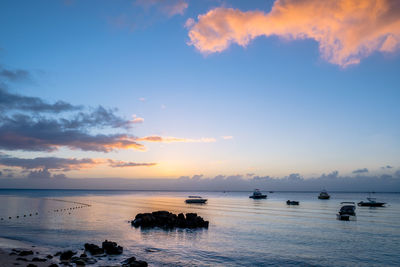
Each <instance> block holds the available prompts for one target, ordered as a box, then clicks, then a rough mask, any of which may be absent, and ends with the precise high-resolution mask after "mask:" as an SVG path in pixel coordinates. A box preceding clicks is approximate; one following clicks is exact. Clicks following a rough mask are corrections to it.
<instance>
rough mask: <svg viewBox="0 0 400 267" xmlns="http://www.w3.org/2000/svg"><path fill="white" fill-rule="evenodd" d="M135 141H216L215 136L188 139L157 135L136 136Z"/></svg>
mask: <svg viewBox="0 0 400 267" xmlns="http://www.w3.org/2000/svg"><path fill="white" fill-rule="evenodd" d="M136 141H145V142H159V143H175V142H178V143H213V142H216V140H215V138H200V139H190V138H178V137H171V136H168V137H163V136H158V135H151V136H145V137H138V138H137V139H136Z"/></svg>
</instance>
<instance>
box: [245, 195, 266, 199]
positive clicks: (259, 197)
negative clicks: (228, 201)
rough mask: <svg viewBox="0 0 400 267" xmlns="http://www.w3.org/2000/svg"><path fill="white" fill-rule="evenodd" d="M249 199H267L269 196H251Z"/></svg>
mask: <svg viewBox="0 0 400 267" xmlns="http://www.w3.org/2000/svg"><path fill="white" fill-rule="evenodd" d="M249 198H252V199H265V198H267V195H261V196H249Z"/></svg>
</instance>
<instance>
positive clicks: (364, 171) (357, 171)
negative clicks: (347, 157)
mask: <svg viewBox="0 0 400 267" xmlns="http://www.w3.org/2000/svg"><path fill="white" fill-rule="evenodd" d="M367 172H368V169H367V168H363V169H357V170H354V171H353V173H367Z"/></svg>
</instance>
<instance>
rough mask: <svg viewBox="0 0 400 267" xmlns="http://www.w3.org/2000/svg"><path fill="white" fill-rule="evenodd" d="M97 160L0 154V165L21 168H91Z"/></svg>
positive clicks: (68, 169) (64, 169) (65, 169)
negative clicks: (22, 156) (19, 156)
mask: <svg viewBox="0 0 400 267" xmlns="http://www.w3.org/2000/svg"><path fill="white" fill-rule="evenodd" d="M99 163H100V162H99V161H96V160H93V159H89V158H84V159H76V158H57V157H37V158H17V157H11V156H8V155H4V154H0V165H2V166H7V167H18V168H22V169H46V170H63V171H70V170H79V169H82V168H91V167H93V166H94V165H97V164H99Z"/></svg>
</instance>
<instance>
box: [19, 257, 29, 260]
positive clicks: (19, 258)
mask: <svg viewBox="0 0 400 267" xmlns="http://www.w3.org/2000/svg"><path fill="white" fill-rule="evenodd" d="M16 260H17V261H28V260H27V259H25V258H21V257H18V258H16Z"/></svg>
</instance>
